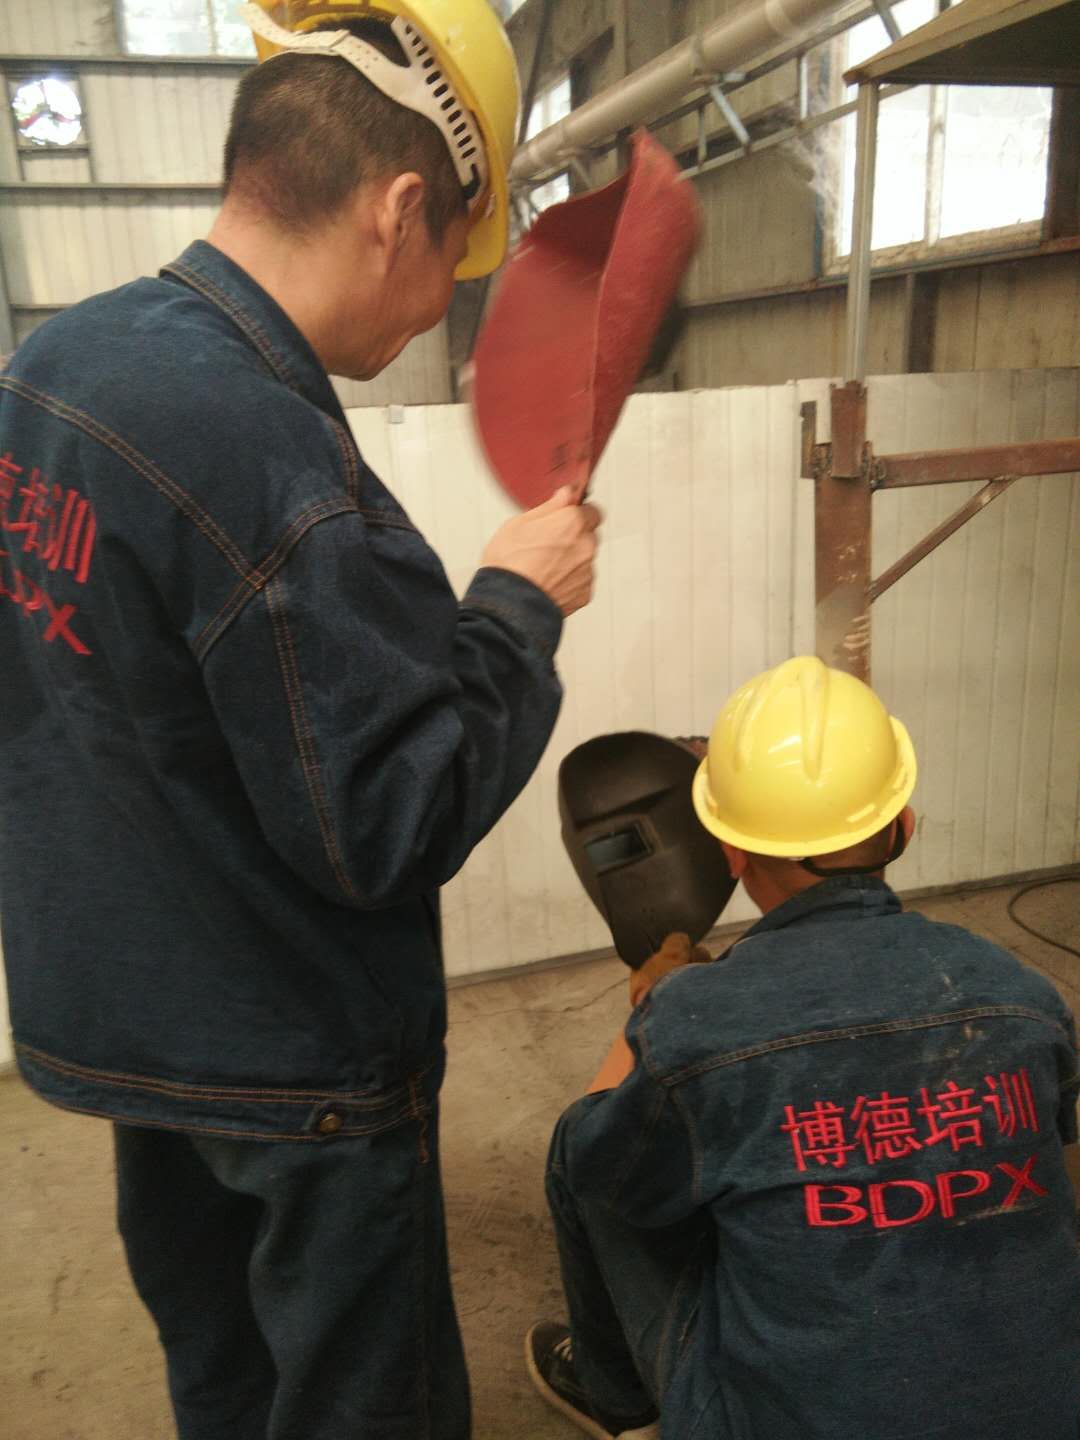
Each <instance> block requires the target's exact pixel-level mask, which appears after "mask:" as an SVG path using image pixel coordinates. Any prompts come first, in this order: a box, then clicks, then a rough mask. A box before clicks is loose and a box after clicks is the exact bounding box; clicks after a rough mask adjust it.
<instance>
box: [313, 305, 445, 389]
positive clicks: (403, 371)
mask: <svg viewBox="0 0 1080 1440" xmlns="http://www.w3.org/2000/svg"><path fill="white" fill-rule="evenodd" d="M335 388H336V390H337V392H338V398H339V399H340V401H341V403H342V405H343V406H344V407H345V408H346V409H347V410H348V409H351V408H353V407H356V406H371V405H443V404H446V403H447V402H448V401H449V400H451V399H452V398H453V397H452V395H451V388H450V356H449V351H448V348H447V338H446V325H445V323H443V324H442V325H437V326H436V327H435V329H434V330H429V331H428V333H427V334H426V335H418V336H417V337H416V339H415V340H413V341H412V343H411V344H409V345H407V346H406V348H405V349H404V350H403V351H402V353H401V354H400V355H399V356H398V358H397V359H396V360H395V361H394V363H393V364H392V365H389V366H387V368H386V369H385V370H384V371H383V373H382V374H381V375H377V376H376V377H375V379H374V380H368V381H365V382H363V383H360V382H358V381H356V380H337V381H335Z"/></svg>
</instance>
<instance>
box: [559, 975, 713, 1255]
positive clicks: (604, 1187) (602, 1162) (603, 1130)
mask: <svg viewBox="0 0 1080 1440" xmlns="http://www.w3.org/2000/svg"><path fill="white" fill-rule="evenodd" d="M651 998H652V997H651V996H650V997H647V998H646V999H645V1001H644V1002H643V1003H642V1004H641V1005H639V1006H638V1008H637V1009H636V1010H635V1011H634V1013H633V1014H632V1015H631V1017H630V1022H629V1024H628V1025H627V1028H626V1038H627V1041H628V1043H629V1045H630V1048H631V1050H632V1051H633V1052H634V1059H635V1064H634V1069H633V1070H632V1071H631V1073H630V1074H629V1075H628V1076H627V1078H626V1079H625V1080H624V1081H623V1082H622V1084H621V1085H619V1086H617V1087H616V1088H615V1089H614V1090H608V1091H605V1092H604V1093H602V1094H599V1095H586V1096H585V1098H584V1099H583V1100H580V1101H578V1102H577V1104H576V1105H575V1106H574V1107H573V1108H572V1109H571V1111H570V1112H569V1115H570V1117H571V1120H570V1123H569V1125H568V1127H567V1131H566V1134H565V1137H564V1138H563V1156H562V1163H563V1165H564V1166H565V1168H566V1170H567V1178H568V1180H569V1183H570V1188H571V1189H572V1190H573V1192H574V1194H575V1195H579V1196H581V1197H582V1198H583V1199H591V1200H594V1201H596V1202H598V1203H600V1204H603V1205H606V1206H608V1207H609V1208H610V1209H612V1210H614V1211H615V1212H616V1213H617V1214H619V1215H621V1216H622V1218H623V1219H624V1220H627V1221H628V1222H629V1223H630V1224H631V1225H640V1226H643V1227H645V1228H647V1229H652V1228H655V1227H659V1226H665V1225H674V1224H677V1223H678V1222H679V1221H682V1220H686V1219H688V1218H689V1217H690V1216H691V1215H693V1214H695V1213H696V1212H697V1211H699V1210H700V1209H701V1208H702V1206H703V1205H704V1204H705V1197H704V1195H703V1193H702V1190H701V1172H702V1166H701V1156H700V1153H699V1147H698V1146H697V1142H696V1139H695V1133H694V1125H693V1119H692V1116H691V1115H690V1113H689V1110H688V1108H687V1106H686V1104H685V1100H684V1097H683V1095H682V1094H681V1091H680V1088H679V1087H678V1086H672V1085H667V1084H664V1083H663V1080H662V1079H661V1078H660V1077H659V1076H658V1075H656V1074H655V1073H653V1071H652V1070H651V1069H650V1066H649V1063H648V1058H647V1057H648V1040H647V1027H648V1023H649V1013H650V1010H651V1005H650V1001H651Z"/></svg>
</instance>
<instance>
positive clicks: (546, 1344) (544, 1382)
mask: <svg viewBox="0 0 1080 1440" xmlns="http://www.w3.org/2000/svg"><path fill="white" fill-rule="evenodd" d="M525 1364H526V1366H527V1367H528V1371H529V1378H530V1379H531V1380H532V1382H533V1384H534V1385H535V1386H536V1388H537V1390H538V1391H539V1392H540V1394H541V1395H542V1396H543V1398H544V1399H545V1400H546V1401H547V1403H548V1404H549V1405H553V1406H554V1407H555V1409H556V1410H561V1411H562V1413H563V1414H564V1415H565V1416H566V1417H567V1419H568V1420H572V1421H573V1422H574V1424H575V1425H576V1426H577V1427H578V1429H579V1430H584V1432H585V1434H586V1435H591V1436H592V1437H593V1440H659V1437H660V1426H659V1424H658V1421H659V1418H660V1417H659V1416H658V1414H657V1412H656V1411H655V1410H648V1411H646V1412H645V1413H644V1414H642V1415H629V1416H623V1417H617V1416H614V1415H606V1414H604V1413H603V1412H602V1411H600V1410H597V1409H596V1407H595V1406H594V1405H592V1404H590V1403H589V1397H588V1396H587V1395H586V1394H585V1391H584V1390H583V1389H582V1385H581V1381H580V1380H579V1379H578V1377H577V1374H576V1372H575V1370H574V1354H573V1348H572V1345H571V1341H570V1331H569V1329H568V1328H567V1327H566V1326H565V1325H560V1324H559V1323H558V1322H557V1321H555V1320H540V1321H538V1322H537V1324H535V1325H534V1326H533V1327H532V1329H531V1330H530V1331H529V1333H528V1334H527V1335H526V1336H525Z"/></svg>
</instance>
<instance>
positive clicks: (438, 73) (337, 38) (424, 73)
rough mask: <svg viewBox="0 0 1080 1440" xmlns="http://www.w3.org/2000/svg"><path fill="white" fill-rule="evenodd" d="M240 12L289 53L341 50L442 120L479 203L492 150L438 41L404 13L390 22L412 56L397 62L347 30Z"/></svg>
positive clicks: (364, 71)
mask: <svg viewBox="0 0 1080 1440" xmlns="http://www.w3.org/2000/svg"><path fill="white" fill-rule="evenodd" d="M240 14H241V15H242V16H243V18H244V20H245V21H246V23H247V24H248V25H250V27H251V29H252V30H254V31H255V32H256V34H258V35H261V36H262V38H263V39H264V40H268V41H269V42H270V43H271V44H272V45H278V46H280V47H281V49H282V50H283V51H285V52H287V53H290V54H294V55H328V56H331V57H333V56H338V57H340V58H341V59H342V60H347V61H348V62H349V64H350V65H352V66H353V67H354V68H355V69H357V70H359V71H360V73H361V75H363V76H364V77H365V78H366V79H368V80H370V81H371V83H372V84H373V85H374V86H375V87H376V89H378V90H381V91H382V93H383V94H384V95H385V96H386V97H387V98H388V99H390V100H394V101H396V102H397V104H399V105H404V106H405V107H406V109H408V110H413V111H415V112H416V113H417V114H418V115H423V116H424V117H425V118H426V119H428V120H430V121H431V122H432V124H434V125H437V126H438V128H439V130H440V132H441V134H442V136H443V139H444V140H445V141H446V146H447V149H448V150H449V151H450V158H451V160H452V161H453V162H454V169H455V170H456V171H457V176H458V179H459V180H460V181H461V188H462V190H463V191H464V192H465V200H466V203H467V205H468V207H469V209H470V211H471V210H473V209H474V208H475V207H476V205H477V204H478V202H479V201H480V200H481V198H482V197H483V195H484V193H485V192H486V190H487V184H488V173H487V156H486V153H485V149H484V142H483V139H482V137H481V134H480V128H479V126H478V125H477V123H476V119H475V117H474V116H473V113H472V111H471V110H469V108H468V107H467V106H466V105H465V104H463V103H462V101H461V100H460V99H459V98H458V96H457V93H456V92H455V90H454V87H453V85H452V84H451V82H450V79H449V77H448V76H447V75H446V74H445V72H444V71H443V69H442V67H441V66H440V65H439V61H438V57H437V55H436V53H435V50H434V47H433V46H432V45H431V44H430V43H429V41H428V40H427V39H426V38H425V36H424V35H423V34H422V33H421V32H420V31H419V30H418V29H417V28H416V26H415V25H413V24H412V23H411V22H410V21H408V20H406V19H405V18H404V16H401V15H397V16H395V17H394V19H393V20H392V21H391V22H390V29H391V31H392V32H393V34H394V36H395V38H396V39H397V41H398V43H399V44H400V46H401V48H402V50H403V51H404V53H405V58H406V62H407V63H406V64H404V65H398V64H397V63H396V62H395V61H393V60H390V59H388V58H387V57H386V56H385V55H384V54H383V53H382V52H381V51H380V50H378V49H376V47H375V46H374V45H369V44H368V43H367V41H366V40H360V39H358V38H357V37H356V36H355V35H350V33H349V32H348V30H313V31H310V32H308V33H307V34H294V33H293V32H292V31H291V30H286V29H284V28H283V27H282V26H280V25H278V24H276V23H275V22H274V21H273V20H271V19H270V17H269V15H267V14H266V12H265V11H263V10H261V9H260V8H259V6H258V5H244V6H243V7H242V8H241V10H240ZM274 58H276V57H274Z"/></svg>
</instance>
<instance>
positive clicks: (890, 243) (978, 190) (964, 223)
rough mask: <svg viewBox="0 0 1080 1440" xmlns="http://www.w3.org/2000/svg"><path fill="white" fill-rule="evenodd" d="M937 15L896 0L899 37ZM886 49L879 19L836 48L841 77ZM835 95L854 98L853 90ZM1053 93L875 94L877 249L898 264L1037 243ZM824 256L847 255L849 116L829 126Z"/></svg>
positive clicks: (922, 2) (925, 90)
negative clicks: (991, 242)
mask: <svg viewBox="0 0 1080 1440" xmlns="http://www.w3.org/2000/svg"><path fill="white" fill-rule="evenodd" d="M938 12H939V5H938V4H937V0H900V3H899V4H897V5H894V6H893V15H894V17H895V19H896V21H897V22H898V24H899V27H900V29H901V31H902V32H903V33H904V34H907V33H908V32H909V31H911V30H914V29H917V28H918V27H919V26H921V25H925V24H927V22H928V21H930V20H932V19H933V18H934V17H935V15H937V14H938ZM887 44H889V36H888V34H887V32H886V30H885V27H884V25H883V23H882V21H881V20H880V19H879V18H878V17H877V16H872V17H871V18H870V19H868V20H864V21H863V22H862V23H861V24H859V25H856V26H854V27H853V28H852V29H850V30H848V31H847V32H846V34H844V35H843V36H841V37H840V39H839V40H838V41H837V42H836V46H837V49H838V51H839V60H840V64H839V70H840V72H841V73H843V72H844V71H846V70H848V69H850V68H851V66H853V65H855V64H857V63H858V62H859V61H860V60H864V59H866V58H867V57H868V56H870V55H874V54H877V53H878V52H879V51H881V50H883V49H884V48H885V46H886V45H887ZM843 98H846V99H848V100H853V99H854V98H855V89H854V88H853V87H852V88H849V89H848V90H847V91H846V94H845V96H844V97H843ZM1052 101H1053V91H1052V90H1049V89H1040V88H1036V87H1026V86H1025V87H1017V88H1013V87H1008V86H1000V85H982V86H976V85H916V86H912V87H910V88H904V89H902V90H899V91H897V92H895V93H893V94H887V93H886V94H885V95H883V98H882V101H881V109H880V115H879V120H878V149H877V175H876V180H875V186H874V225H873V240H872V245H873V249H874V251H875V252H878V251H889V252H892V254H893V255H894V257H895V258H896V259H897V260H898V261H901V260H905V259H909V258H916V257H919V256H923V255H927V254H929V253H931V252H932V253H934V254H940V253H942V252H946V251H962V250H964V249H973V248H982V247H984V246H985V244H986V239H987V234H988V232H990V234H991V236H992V238H994V239H995V240H998V241H1004V242H1006V243H1007V242H1008V241H1009V240H1010V239H1015V240H1016V241H1017V242H1018V243H1023V242H1025V241H1030V240H1032V239H1036V238H1037V237H1038V229H1039V222H1040V221H1041V219H1042V216H1043V212H1044V209H1045V205H1046V176H1047V162H1048V152H1049V136H1050V111H1051V105H1052ZM832 167H833V177H834V178H833V185H832V187H831V188H832V197H831V198H832V199H833V201H834V203H833V205H832V207H831V209H832V224H831V236H830V239H831V245H830V251H831V255H830V259H831V261H832V263H833V266H834V268H842V267H843V266H844V265H845V263H846V257H847V256H848V255H849V254H850V253H851V228H852V210H853V205H854V177H855V117H854V115H849V116H846V117H845V118H844V119H843V120H841V121H840V122H839V124H838V125H837V127H836V144H835V147H834V149H833V152H832Z"/></svg>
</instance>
